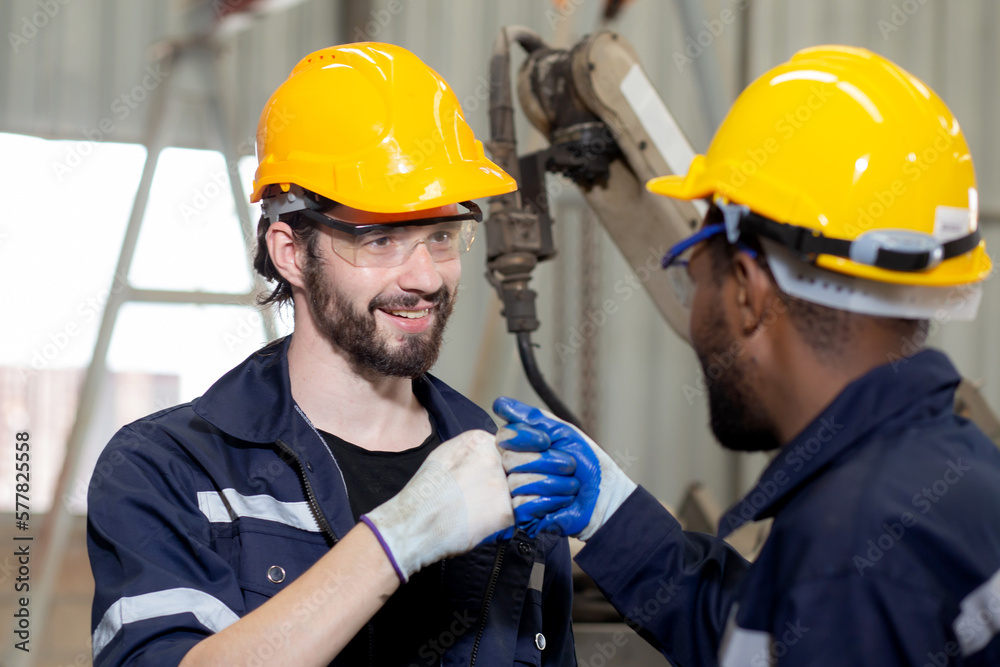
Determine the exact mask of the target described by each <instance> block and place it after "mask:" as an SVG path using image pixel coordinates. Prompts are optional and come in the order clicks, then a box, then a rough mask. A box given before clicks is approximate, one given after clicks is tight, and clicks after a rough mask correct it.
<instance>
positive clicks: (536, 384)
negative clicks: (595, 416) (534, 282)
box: [517, 331, 583, 431]
mask: <svg viewBox="0 0 1000 667" xmlns="http://www.w3.org/2000/svg"><path fill="white" fill-rule="evenodd" d="M517 351H518V353H520V355H521V365H522V366H524V374H525V375H527V376H528V382H530V383H531V387H532V389H534V390H535V393H536V394H538V397H539V398H540V399H542V401H543V402H544V403H545V405H547V406H548V408H549V410H551V411H552V413H553V414H554V415H555V416H556V417H559V419H562V420H563V421H566V422H569V423H570V424H572V425H573V426H576V427H577V428H578V429H580V430H581V431H582V430H583V426H581V425H580V420H579V419H577V417H576V415H574V414H573V411H572V410H570V409H569V408H568V407H566V404H565V403H563V402H562V400H561V399H560V398H559V396H557V395H556V392H555V391H553V390H552V387H550V386H549V385H548V383H547V382H546V381H545V378H544V377H542V371H541V370H539V368H538V362H537V361H536V360H535V349H534V347H533V346H532V343H531V332H530V331H521V332H518V334H517Z"/></svg>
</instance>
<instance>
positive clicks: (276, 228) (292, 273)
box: [265, 222, 304, 287]
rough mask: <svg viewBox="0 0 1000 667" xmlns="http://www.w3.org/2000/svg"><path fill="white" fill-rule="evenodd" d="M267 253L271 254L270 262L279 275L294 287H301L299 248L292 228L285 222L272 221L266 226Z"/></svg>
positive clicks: (302, 282)
mask: <svg viewBox="0 0 1000 667" xmlns="http://www.w3.org/2000/svg"><path fill="white" fill-rule="evenodd" d="M265 238H266V240H267V253H268V254H269V255H270V256H271V263H272V264H274V268H276V269H277V270H278V273H280V274H281V277H282V278H284V279H285V280H287V281H288V282H289V283H290V284H291V285H293V286H295V287H302V286H303V284H304V281H303V279H302V260H301V258H300V256H299V255H300V250H301V251H303V252H304V249H303V248H300V247H299V246H298V245H297V244H296V243H295V236H294V234H293V233H292V228H291V227H290V226H289V225H288V223H287V222H272V223H271V226H270V227H268V228H267V236H266V237H265Z"/></svg>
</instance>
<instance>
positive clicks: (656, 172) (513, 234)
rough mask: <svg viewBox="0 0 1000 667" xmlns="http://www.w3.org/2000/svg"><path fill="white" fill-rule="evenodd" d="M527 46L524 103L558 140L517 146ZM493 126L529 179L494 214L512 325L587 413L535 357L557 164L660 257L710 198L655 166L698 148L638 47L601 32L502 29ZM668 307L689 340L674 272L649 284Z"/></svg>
mask: <svg viewBox="0 0 1000 667" xmlns="http://www.w3.org/2000/svg"><path fill="white" fill-rule="evenodd" d="M512 41H514V42H517V43H518V44H520V45H521V47H522V48H523V49H524V50H525V51H526V52H527V54H528V56H527V58H526V59H525V61H524V63H523V64H522V66H521V69H520V71H519V73H518V76H517V92H518V98H519V101H520V104H521V107H522V108H523V109H524V112H525V114H526V115H527V117H528V119H529V120H530V121H531V123H532V124H533V125H534V126H535V127H536V128H538V130H539V131H541V132H542V133H543V134H544V135H545V136H546V138H547V139H548V140H549V147H548V148H545V149H543V150H540V151H537V152H535V153H530V154H528V155H523V156H520V157H518V156H517V151H516V146H517V143H516V137H515V134H514V117H513V111H514V109H513V103H512V99H511V97H512V96H511V86H510V74H509V69H510V44H511V42H512ZM490 131H491V141H490V143H489V144H488V148H489V149H490V152H491V154H492V155H493V158H494V160H495V161H496V162H497V163H498V164H499V165H500V166H501V167H502V168H503V169H504V170H505V171H507V173H509V174H511V175H512V176H513V177H514V178H515V179H516V180H517V182H518V184H519V186H520V189H519V190H518V191H517V192H513V193H510V194H506V195H501V196H499V197H494V198H493V199H492V200H491V201H490V216H489V220H488V221H487V224H486V238H487V277H488V278H489V280H490V282H491V284H492V285H493V286H494V287H495V288H496V290H497V292H498V294H499V296H500V299H501V300H502V301H503V305H504V315H505V316H506V317H507V330H508V331H509V332H511V333H514V334H515V335H516V336H517V339H518V350H519V352H520V355H521V360H522V363H523V365H524V367H525V371H526V373H527V375H528V379H529V381H530V382H531V385H532V387H534V389H535V391H536V392H537V393H538V395H539V397H540V398H542V400H543V401H545V403H546V404H547V405H548V406H549V407H550V409H551V410H552V411H553V412H554V413H555V414H556V415H557V416H559V417H560V418H562V419H564V420H566V421H569V422H571V423H574V424H577V425H579V422H578V420H577V419H576V418H575V417H574V416H573V414H572V413H571V412H570V410H569V409H568V408H566V406H565V405H564V404H563V403H562V402H561V401H560V400H559V398H558V397H557V396H556V395H555V393H554V392H553V391H552V390H551V389H550V388H549V387H548V385H547V384H546V383H545V380H544V378H542V376H541V373H540V372H539V371H538V365H537V363H536V362H535V360H534V352H533V350H532V345H531V332H532V331H534V330H535V329H537V328H538V326H539V323H538V319H537V317H536V311H535V292H534V291H533V290H531V289H530V288H529V286H528V282H529V280H530V278H531V271H532V270H533V269H534V267H535V266H536V265H537V263H538V262H540V261H544V260H546V259H550V258H552V257H554V256H555V254H556V251H555V247H554V244H553V240H552V219H551V216H550V214H549V207H548V201H547V196H546V190H545V174H546V172H553V173H561V174H563V175H565V176H566V177H568V178H570V179H571V180H573V181H574V182H575V183H576V184H577V186H579V187H580V189H581V191H582V192H583V194H584V197H585V198H586V199H587V202H588V204H589V205H590V207H591V208H592V209H593V211H594V213H595V214H596V215H597V216H598V217H599V218H600V220H601V222H602V224H603V225H604V227H605V229H606V230H607V231H608V233H609V234H610V236H611V238H612V239H613V240H614V242H615V244H616V245H617V246H618V248H619V250H621V252H622V254H624V256H625V258H626V260H627V261H628V262H629V264H630V265H631V266H633V267H636V268H638V267H640V266H643V265H646V264H648V263H650V261H651V258H655V259H654V260H652V261H653V262H655V266H648V267H647V269H648V270H655V268H658V267H659V263H658V260H659V257H660V256H662V255H663V254H664V253H665V252H666V250H667V248H668V247H670V246H671V245H672V244H673V243H675V242H677V241H679V240H680V239H681V238H683V237H684V236H687V235H688V234H690V233H691V231H692V230H693V229H694V228H695V227H697V225H698V223H699V221H700V220H701V218H702V217H703V215H704V212H705V211H704V204H703V203H702V202H700V201H699V202H682V201H673V200H669V199H666V198H664V197H658V196H656V195H653V194H651V193H649V192H648V191H647V190H646V188H645V182H646V181H647V180H649V179H651V178H653V177H655V176H662V175H664V174H672V173H681V174H683V173H686V172H687V168H688V165H689V164H690V162H691V160H692V158H693V157H694V151H693V149H692V148H691V146H690V144H689V143H688V141H687V138H686V137H685V136H684V134H683V132H681V130H680V128H679V127H678V125H677V123H676V122H675V121H674V118H673V116H671V115H670V112H669V111H668V110H667V107H666V105H665V104H664V103H663V101H662V100H661V99H660V98H659V96H658V95H657V94H656V91H655V89H654V88H653V85H652V84H651V83H650V81H649V79H648V77H647V76H646V74H645V72H643V70H642V67H641V65H640V64H639V60H638V57H637V56H636V54H635V51H634V50H633V49H632V46H631V45H630V44H629V43H628V42H627V41H626V40H625V39H624V38H623V37H621V35H619V34H617V33H614V32H611V31H607V30H604V31H600V32H597V33H594V34H592V35H588V36H587V37H584V38H583V39H582V40H581V41H579V42H578V43H577V44H575V45H574V46H573V47H572V48H570V49H553V48H550V47H549V46H547V45H546V44H545V42H544V41H542V39H541V37H540V36H539V35H538V34H537V33H535V32H533V31H531V30H529V29H528V28H525V27H521V26H508V27H506V28H504V29H503V30H502V31H501V32H500V34H499V35H498V36H497V39H496V41H495V42H494V45H493V54H492V58H491V62H490ZM643 286H644V287H645V288H646V291H647V292H648V293H649V295H650V296H651V297H652V299H653V302H654V303H655V304H656V306H657V308H658V309H659V310H660V313H661V314H662V315H663V317H664V318H665V319H666V320H667V322H668V323H669V324H670V325H671V326H672V327H673V328H674V329H675V330H676V331H677V333H678V334H680V335H681V336H682V337H684V338H685V339H687V338H688V314H687V312H686V310H685V309H684V307H683V306H681V304H680V303H679V302H678V301H677V298H676V296H675V295H674V292H673V290H672V289H671V288H670V286H669V284H668V283H667V281H665V280H653V281H647V282H646V283H645V284H644V285H643Z"/></svg>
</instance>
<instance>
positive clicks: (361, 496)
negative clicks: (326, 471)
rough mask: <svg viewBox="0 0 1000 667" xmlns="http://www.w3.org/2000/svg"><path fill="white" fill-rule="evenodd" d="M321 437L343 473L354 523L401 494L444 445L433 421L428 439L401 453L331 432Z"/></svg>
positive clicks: (321, 432)
mask: <svg viewBox="0 0 1000 667" xmlns="http://www.w3.org/2000/svg"><path fill="white" fill-rule="evenodd" d="M320 434H321V435H322V436H323V439H324V440H326V446H327V447H329V448H330V451H331V452H333V458H335V459H337V464H338V465H339V466H340V471H341V472H342V473H343V474H344V483H345V484H346V485H347V497H348V499H349V500H350V501H351V512H352V513H353V514H354V521H355V522H357V521H358V520H359V519H360V518H361V515H362V514H366V513H367V512H370V511H372V510H373V509H375V508H376V507H378V506H379V505H381V504H382V503H384V502H385V501H387V500H389V498H392V497H393V496H394V495H396V494H397V493H399V492H400V490H402V488H403V487H404V486H406V483H407V482H409V481H410V478H412V477H413V475H414V474H415V473H416V472H417V468H419V467H420V465H421V464H422V463H423V462H424V459H426V458H427V456H428V455H429V454H430V453H431V452H432V451H434V448H435V447H437V446H438V445H440V444H441V436H440V435H438V430H437V427H436V426H435V425H434V420H433V419H431V434H430V435H429V436H428V437H427V439H426V440H424V442H423V443H422V444H421V445H420V446H418V447H414V448H413V449H406V450H403V451H401V452H372V451H369V450H367V449H364V448H363V447H358V446H357V445H354V444H351V443H349V442H347V441H346V440H341V439H340V438H338V437H337V436H335V435H333V434H332V433H327V432H326V431H320Z"/></svg>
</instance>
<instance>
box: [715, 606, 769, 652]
mask: <svg viewBox="0 0 1000 667" xmlns="http://www.w3.org/2000/svg"><path fill="white" fill-rule="evenodd" d="M737 609H739V605H738V604H734V605H733V608H732V610H731V611H730V612H729V620H728V621H727V622H726V629H725V630H724V631H723V633H722V643H721V645H720V647H719V667H750V666H751V665H753V666H754V667H756V666H757V665H773V664H774V655H773V654H772V652H771V644H772V641H771V635H770V634H769V633H767V632H762V631H760V630H747V629H746V628H741V627H740V626H738V625H736V611H737Z"/></svg>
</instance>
